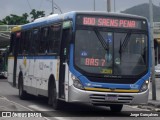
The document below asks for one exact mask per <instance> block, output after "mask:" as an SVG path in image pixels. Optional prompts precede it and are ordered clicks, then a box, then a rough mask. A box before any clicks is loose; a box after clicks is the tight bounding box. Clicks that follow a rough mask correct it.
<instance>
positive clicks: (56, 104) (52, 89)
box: [48, 80, 61, 110]
mask: <svg viewBox="0 0 160 120" xmlns="http://www.w3.org/2000/svg"><path fill="white" fill-rule="evenodd" d="M52 81H53V80H52ZM48 103H49V104H50V105H52V107H53V109H55V110H58V109H60V108H61V105H60V101H59V100H58V96H57V91H56V84H55V81H53V82H50V85H49V100H48Z"/></svg>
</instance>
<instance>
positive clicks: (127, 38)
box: [119, 32, 131, 54]
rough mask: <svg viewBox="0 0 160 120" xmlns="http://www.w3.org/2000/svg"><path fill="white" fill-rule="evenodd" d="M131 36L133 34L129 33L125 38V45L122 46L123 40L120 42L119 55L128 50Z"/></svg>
mask: <svg viewBox="0 0 160 120" xmlns="http://www.w3.org/2000/svg"><path fill="white" fill-rule="evenodd" d="M130 36H131V32H129V33H127V35H126V36H125V38H124V41H123V43H122V44H121V40H122V39H121V40H120V47H119V53H120V54H121V53H122V51H123V50H124V49H125V48H126V46H127V45H128V41H129V38H130Z"/></svg>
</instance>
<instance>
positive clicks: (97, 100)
mask: <svg viewBox="0 0 160 120" xmlns="http://www.w3.org/2000/svg"><path fill="white" fill-rule="evenodd" d="M109 96H115V95H109ZM116 97H117V100H116V101H106V95H99V94H92V95H90V100H91V103H92V104H102V105H103V104H112V103H117V104H129V103H131V101H132V100H133V96H129V95H116Z"/></svg>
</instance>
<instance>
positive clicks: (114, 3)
mask: <svg viewBox="0 0 160 120" xmlns="http://www.w3.org/2000/svg"><path fill="white" fill-rule="evenodd" d="M114 12H116V0H114Z"/></svg>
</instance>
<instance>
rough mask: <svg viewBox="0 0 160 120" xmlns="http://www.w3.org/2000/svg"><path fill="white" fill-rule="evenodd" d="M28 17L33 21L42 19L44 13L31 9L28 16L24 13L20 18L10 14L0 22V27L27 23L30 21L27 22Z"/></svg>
mask: <svg viewBox="0 0 160 120" xmlns="http://www.w3.org/2000/svg"><path fill="white" fill-rule="evenodd" d="M29 15H31V18H32V20H31V21H33V20H35V19H37V18H40V17H44V16H45V13H44V11H36V10H35V9H33V10H32V11H31V12H30V14H28V13H24V14H22V16H18V15H15V14H10V15H9V16H6V17H5V18H4V19H2V20H0V25H23V24H26V23H29V22H30V21H29V20H28V17H29Z"/></svg>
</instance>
